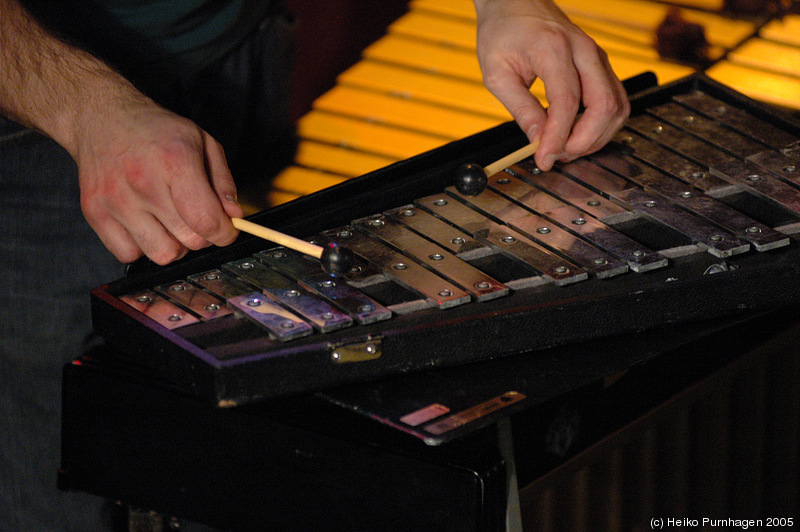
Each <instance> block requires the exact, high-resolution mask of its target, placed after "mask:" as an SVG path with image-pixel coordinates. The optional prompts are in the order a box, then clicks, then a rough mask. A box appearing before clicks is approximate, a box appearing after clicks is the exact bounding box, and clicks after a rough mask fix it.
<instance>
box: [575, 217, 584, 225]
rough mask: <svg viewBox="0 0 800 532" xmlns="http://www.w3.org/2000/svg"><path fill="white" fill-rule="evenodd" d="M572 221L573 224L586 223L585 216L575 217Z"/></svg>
mask: <svg viewBox="0 0 800 532" xmlns="http://www.w3.org/2000/svg"><path fill="white" fill-rule="evenodd" d="M572 223H573V224H575V225H583V224H585V223H586V219H585V218H575V219H574V220H572Z"/></svg>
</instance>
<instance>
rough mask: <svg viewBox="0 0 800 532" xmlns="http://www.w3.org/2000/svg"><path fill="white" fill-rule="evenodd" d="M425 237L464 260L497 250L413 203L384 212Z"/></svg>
mask: <svg viewBox="0 0 800 532" xmlns="http://www.w3.org/2000/svg"><path fill="white" fill-rule="evenodd" d="M384 214H385V215H386V216H388V217H389V218H392V219H394V220H397V221H398V222H400V223H402V224H403V225H405V226H407V227H409V228H411V229H413V230H414V231H416V232H418V233H419V234H421V235H423V236H425V237H426V238H428V239H430V240H433V241H434V242H436V243H437V244H439V245H440V246H442V247H443V248H445V249H449V250H450V251H451V252H452V253H454V254H455V255H456V256H457V257H460V258H462V259H464V260H471V259H472V258H477V257H485V256H487V255H491V254H493V253H497V250H495V249H493V248H491V247H489V246H487V245H486V244H484V243H483V242H480V241H478V240H476V239H474V238H472V237H471V236H469V235H468V234H467V233H465V232H464V231H461V230H460V229H458V228H456V227H453V226H452V225H450V224H448V223H445V222H443V221H442V220H440V219H439V218H437V217H435V216H433V215H432V214H430V213H428V212H426V211H423V210H421V209H418V208H417V207H415V206H414V205H406V206H405V207H400V208H399V209H393V210H390V211H387V212H385V213H384Z"/></svg>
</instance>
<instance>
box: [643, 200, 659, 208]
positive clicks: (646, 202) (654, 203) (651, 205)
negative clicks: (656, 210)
mask: <svg viewBox="0 0 800 532" xmlns="http://www.w3.org/2000/svg"><path fill="white" fill-rule="evenodd" d="M656 205H658V203H656V202H655V201H653V200H649V201H645V202H644V206H645V207H647V208H648V209H652V208H653V207H655V206H656Z"/></svg>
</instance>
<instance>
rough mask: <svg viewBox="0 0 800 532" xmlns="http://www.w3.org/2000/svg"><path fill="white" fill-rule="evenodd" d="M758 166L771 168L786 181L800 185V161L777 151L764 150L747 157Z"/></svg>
mask: <svg viewBox="0 0 800 532" xmlns="http://www.w3.org/2000/svg"><path fill="white" fill-rule="evenodd" d="M747 160H748V161H752V162H753V163H755V164H756V165H757V166H759V167H761V168H763V169H765V170H769V171H770V172H772V173H773V174H775V175H776V176H778V177H780V178H781V179H783V180H784V181H787V182H789V183H790V184H792V185H794V186H795V187H800V163H798V162H797V161H796V160H794V159H792V158H790V157H787V156H786V155H783V154H781V153H778V152H776V151H763V152H761V153H756V154H754V155H751V156H749V157H747Z"/></svg>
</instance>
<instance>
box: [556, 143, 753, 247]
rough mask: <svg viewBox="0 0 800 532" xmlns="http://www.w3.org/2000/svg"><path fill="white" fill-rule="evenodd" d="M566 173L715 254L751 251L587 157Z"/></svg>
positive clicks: (565, 168) (725, 234) (702, 221)
mask: <svg viewBox="0 0 800 532" xmlns="http://www.w3.org/2000/svg"><path fill="white" fill-rule="evenodd" d="M562 168H563V170H564V172H566V173H568V174H570V175H572V176H573V177H574V178H575V179H577V180H578V181H581V182H583V183H585V184H586V185H587V186H589V187H591V188H593V189H594V190H597V191H598V192H600V193H604V194H608V196H609V197H611V198H612V199H614V200H615V201H619V202H621V203H622V204H624V205H626V206H628V207H629V208H631V209H632V210H635V211H638V212H639V213H641V214H642V215H643V216H647V217H648V218H650V219H652V220H655V221H657V222H659V223H662V224H663V225H666V226H668V227H671V228H672V229H675V230H676V231H678V232H680V233H682V234H683V235H685V236H687V237H689V238H691V239H692V240H694V241H695V242H697V243H698V244H700V245H701V246H703V247H704V248H705V249H707V250H708V252H709V253H711V254H712V255H714V256H717V257H730V256H731V255H738V254H739V253H744V252H746V251H748V249H749V248H750V245H749V244H747V243H746V242H744V241H742V240H740V239H738V238H736V237H735V236H733V235H731V234H730V233H728V232H727V231H724V230H723V229H720V228H718V227H715V226H713V225H712V224H710V223H709V222H707V221H705V220H704V219H703V218H700V217H698V216H695V215H694V214H692V213H690V212H688V211H685V210H683V209H681V208H679V207H677V206H676V205H674V204H673V203H671V202H669V201H667V200H664V199H663V198H660V197H659V196H656V195H654V194H651V193H649V192H646V191H644V190H642V189H639V188H636V187H633V186H631V185H630V183H628V182H626V181H624V180H623V179H622V178H620V177H617V176H616V175H614V174H612V173H610V172H609V171H608V170H605V169H603V168H601V167H599V166H597V165H595V164H593V163H591V162H589V161H587V160H584V159H578V160H577V161H573V162H571V163H568V164H565V165H563V166H562Z"/></svg>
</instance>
